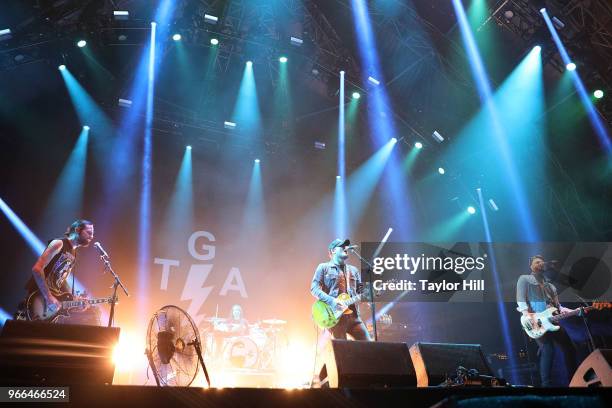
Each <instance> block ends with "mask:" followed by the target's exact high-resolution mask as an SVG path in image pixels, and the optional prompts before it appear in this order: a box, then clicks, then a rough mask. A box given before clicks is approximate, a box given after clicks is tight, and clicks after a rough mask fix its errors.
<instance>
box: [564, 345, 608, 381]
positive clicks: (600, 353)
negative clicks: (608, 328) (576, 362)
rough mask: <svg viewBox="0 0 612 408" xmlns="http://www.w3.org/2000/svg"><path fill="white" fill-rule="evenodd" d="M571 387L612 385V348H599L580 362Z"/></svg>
mask: <svg viewBox="0 0 612 408" xmlns="http://www.w3.org/2000/svg"><path fill="white" fill-rule="evenodd" d="M570 387H612V349H597V350H595V351H593V352H592V353H591V354H589V356H588V357H587V358H586V359H585V360H584V361H583V362H582V364H580V366H579V367H578V369H577V370H576V373H574V376H573V377H572V381H571V382H570Z"/></svg>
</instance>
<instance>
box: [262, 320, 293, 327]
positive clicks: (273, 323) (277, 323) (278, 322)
mask: <svg viewBox="0 0 612 408" xmlns="http://www.w3.org/2000/svg"><path fill="white" fill-rule="evenodd" d="M261 322H262V323H263V324H269V325H271V326H281V325H283V324H287V321H286V320H281V319H266V320H262V321H261Z"/></svg>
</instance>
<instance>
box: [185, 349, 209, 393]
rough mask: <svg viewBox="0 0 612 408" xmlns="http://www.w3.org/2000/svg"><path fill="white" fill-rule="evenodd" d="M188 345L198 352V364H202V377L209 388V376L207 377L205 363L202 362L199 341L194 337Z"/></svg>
mask: <svg viewBox="0 0 612 408" xmlns="http://www.w3.org/2000/svg"><path fill="white" fill-rule="evenodd" d="M187 345H188V346H193V347H194V348H195V349H196V353H198V358H199V359H200V364H202V370H204V377H206V383H207V384H208V387H209V388H210V378H208V370H207V369H206V365H205V364H204V358H202V347H200V342H199V341H198V339H194V340H193V341H191V342H189V343H187Z"/></svg>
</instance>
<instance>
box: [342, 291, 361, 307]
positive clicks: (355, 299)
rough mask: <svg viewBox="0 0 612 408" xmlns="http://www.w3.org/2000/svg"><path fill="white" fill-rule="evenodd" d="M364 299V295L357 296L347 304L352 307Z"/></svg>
mask: <svg viewBox="0 0 612 408" xmlns="http://www.w3.org/2000/svg"><path fill="white" fill-rule="evenodd" d="M362 297H363V295H362V294H359V295H355V296H353V297H352V298H350V299H349V300H348V301H347V302H345V303H346V305H347V306H351V305H354V304H355V303H357V302H359V301H360V300H361V298H362Z"/></svg>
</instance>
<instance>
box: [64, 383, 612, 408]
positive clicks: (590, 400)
mask: <svg viewBox="0 0 612 408" xmlns="http://www.w3.org/2000/svg"><path fill="white" fill-rule="evenodd" d="M70 402H71V403H73V404H76V405H77V406H85V407H112V406H138V407H145V406H146V407H153V406H167V407H169V406H172V407H174V406H187V407H196V406H204V407H291V408H295V407H342V408H348V407H363V408H365V407H401V406H410V407H413V408H427V407H432V406H437V407H458V406H462V407H484V406H493V405H495V406H500V407H504V406H506V407H521V406H529V407H536V406H549V407H552V406H555V407H567V408H570V407H572V408H574V407H589V408H604V407H609V406H610V405H611V404H612V390H610V389H607V388H599V389H584V388H553V389H542V388H523V387H519V388H426V389H423V388H404V389H354V388H346V389H293V390H284V389H255V388H225V389H204V388H183V387H178V388H157V387H139V386H118V385H113V386H93V387H92V386H75V387H71V388H70Z"/></svg>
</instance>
